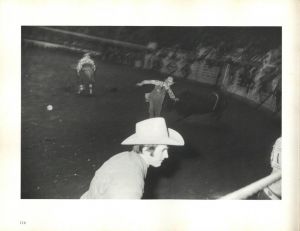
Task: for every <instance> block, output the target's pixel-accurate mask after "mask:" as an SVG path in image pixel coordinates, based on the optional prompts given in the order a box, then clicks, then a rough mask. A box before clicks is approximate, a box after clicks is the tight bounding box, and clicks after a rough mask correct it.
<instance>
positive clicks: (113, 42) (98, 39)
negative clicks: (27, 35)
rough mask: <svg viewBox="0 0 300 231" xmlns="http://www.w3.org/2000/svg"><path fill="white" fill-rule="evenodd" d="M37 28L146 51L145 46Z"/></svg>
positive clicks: (53, 29) (48, 28) (44, 27)
mask: <svg viewBox="0 0 300 231" xmlns="http://www.w3.org/2000/svg"><path fill="white" fill-rule="evenodd" d="M38 28H40V29H43V30H48V31H52V32H57V33H62V34H68V35H73V36H76V37H80V38H85V39H90V40H95V41H99V42H103V43H109V44H114V45H118V46H123V47H129V48H134V49H140V50H147V49H148V48H147V47H146V46H143V45H139V44H134V43H129V42H123V41H119V40H114V39H107V38H101V37H96V36H93V35H87V34H82V33H78V32H73V31H68V30H62V29H57V28H52V27H46V26H39V27H38Z"/></svg>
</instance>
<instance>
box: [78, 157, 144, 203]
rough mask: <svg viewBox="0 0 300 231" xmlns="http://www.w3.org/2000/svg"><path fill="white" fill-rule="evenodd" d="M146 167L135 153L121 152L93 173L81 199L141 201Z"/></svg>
mask: <svg viewBox="0 0 300 231" xmlns="http://www.w3.org/2000/svg"><path fill="white" fill-rule="evenodd" d="M147 169H148V165H147V164H146V162H145V161H144V160H143V159H142V157H141V156H140V155H139V154H137V153H135V152H122V153H119V154H117V155H115V156H113V157H111V158H110V159H109V160H107V161H106V162H105V163H104V164H103V165H102V166H101V167H100V168H99V169H98V170H97V171H96V173H95V176H94V178H93V179H92V181H91V184H90V187H89V190H88V191H87V192H85V193H84V194H83V195H82V196H81V199H141V198H142V196H143V193H144V180H145V177H146V174H147Z"/></svg>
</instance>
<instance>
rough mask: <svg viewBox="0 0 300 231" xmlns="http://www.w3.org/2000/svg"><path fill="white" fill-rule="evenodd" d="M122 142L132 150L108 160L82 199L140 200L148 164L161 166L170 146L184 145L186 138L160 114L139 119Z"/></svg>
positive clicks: (96, 174)
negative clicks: (157, 116) (133, 130)
mask: <svg viewBox="0 0 300 231" xmlns="http://www.w3.org/2000/svg"><path fill="white" fill-rule="evenodd" d="M122 145H133V150H132V151H127V152H122V153H119V154H117V155H114V156H113V157H111V158H110V159H109V160H107V161H106V162H105V163H104V164H103V165H102V166H101V167H100V168H99V169H98V170H97V171H96V173H95V176H94V178H93V179H92V181H91V183H90V187H89V190H88V191H87V192H85V193H84V194H83V195H82V196H81V199H141V198H142V196H143V192H144V181H145V178H146V174H147V169H148V167H149V166H153V167H159V166H160V165H161V164H162V162H163V160H164V159H166V158H168V145H175V146H183V145H184V140H183V138H182V136H181V135H180V134H179V133H178V132H176V131H174V130H173V129H171V128H167V126H166V122H165V120H164V118H161V117H159V118H151V119H147V120H143V121H141V122H138V123H137V124H136V127H135V133H134V134H133V135H131V136H129V137H128V138H127V139H125V140H124V141H123V142H122Z"/></svg>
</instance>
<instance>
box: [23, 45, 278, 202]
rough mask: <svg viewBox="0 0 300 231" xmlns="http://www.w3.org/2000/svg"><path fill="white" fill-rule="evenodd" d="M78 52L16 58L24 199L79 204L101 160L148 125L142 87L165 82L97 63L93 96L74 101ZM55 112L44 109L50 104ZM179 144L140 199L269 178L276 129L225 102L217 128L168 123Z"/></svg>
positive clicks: (195, 88) (195, 119)
mask: <svg viewBox="0 0 300 231" xmlns="http://www.w3.org/2000/svg"><path fill="white" fill-rule="evenodd" d="M79 58H80V55H79V54H74V53H67V52H60V51H53V50H42V49H36V48H27V49H25V50H23V51H22V76H21V78H22V100H21V102H22V114H21V120H22V125H21V127H22V128H21V137H22V138H21V142H22V145H21V160H22V162H21V174H22V175H21V198H47V199H50V198H55V199H59V198H64V199H67V198H79V197H80V196H81V194H82V193H83V192H85V191H86V190H87V189H88V186H89V183H90V181H91V179H92V177H93V175H94V172H95V170H96V169H98V168H99V167H100V166H101V165H102V163H103V162H104V161H106V160H107V159H108V158H109V157H111V156H112V155H114V154H117V153H119V152H121V151H124V150H127V149H128V147H126V146H121V145H120V143H121V141H122V140H123V139H125V138H126V137H127V136H129V135H130V134H132V133H133V132H134V126H135V123H136V122H137V121H140V120H142V119H145V118H147V116H148V113H147V105H146V104H145V102H144V93H145V92H148V91H150V89H151V87H147V86H146V87H142V88H137V87H135V83H137V82H138V81H141V80H143V79H161V78H163V77H164V76H162V75H160V74H158V73H154V72H150V71H144V70H139V69H134V68H132V67H129V66H122V65H116V64H111V63H104V62H102V61H100V60H97V59H96V64H97V72H96V96H95V97H87V96H78V95H76V94H75V86H76V85H75V79H76V73H75V70H74V69H72V68H71V67H74V65H76V62H77V61H78V59H79ZM173 90H174V92H175V94H180V92H183V91H185V90H188V91H191V92H193V93H194V94H200V95H201V94H202V95H203V94H204V95H205V94H209V92H210V89H209V87H208V86H205V85H201V84H199V83H195V82H190V81H186V80H178V81H177V84H176V85H174V87H173ZM49 104H51V105H53V110H52V111H47V110H46V107H47V105H49ZM163 115H164V116H165V118H166V120H167V121H168V123H169V126H170V127H172V128H174V129H175V130H178V131H179V132H180V133H181V134H182V135H183V137H184V138H185V141H186V145H185V146H184V147H171V148H170V152H169V153H170V157H169V159H167V160H166V161H165V162H164V163H163V165H162V167H161V168H150V169H149V171H148V176H147V179H146V186H145V194H144V198H145V199H216V198H218V197H220V196H222V195H225V194H226V193H229V192H231V191H233V190H236V189H238V188H240V187H242V186H245V185H247V184H249V183H251V182H253V181H255V180H257V179H259V178H261V177H264V176H265V175H267V174H269V172H270V170H271V169H270V167H269V156H270V152H271V149H272V145H273V143H274V141H275V139H276V138H277V137H278V136H280V133H281V125H280V121H276V120H275V119H274V118H273V117H270V115H267V114H266V113H264V112H262V111H257V110H254V108H253V107H251V106H249V105H247V104H245V103H243V102H241V101H238V100H236V99H233V98H231V97H230V98H229V106H228V110H227V111H226V113H225V114H224V116H223V118H222V119H221V121H220V122H218V123H216V122H214V121H212V120H211V118H209V117H208V116H203V115H197V116H191V117H189V118H187V119H185V120H183V121H179V122H176V123H174V121H175V120H176V119H178V118H180V117H179V115H178V114H176V113H175V112H174V111H167V110H165V111H164V114H163Z"/></svg>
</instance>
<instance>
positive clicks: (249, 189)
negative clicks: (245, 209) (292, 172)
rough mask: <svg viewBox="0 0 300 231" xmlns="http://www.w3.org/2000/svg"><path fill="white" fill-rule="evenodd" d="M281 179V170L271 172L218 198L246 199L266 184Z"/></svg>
mask: <svg viewBox="0 0 300 231" xmlns="http://www.w3.org/2000/svg"><path fill="white" fill-rule="evenodd" d="M280 179H281V171H278V172H275V173H272V174H271V175H269V176H267V177H264V178H262V179H260V180H258V181H255V182H253V183H251V184H249V185H247V186H245V187H243V188H241V189H239V190H237V191H235V192H232V193H229V194H227V195H226V196H223V197H221V198H219V200H242V199H246V198H248V197H250V196H252V195H254V194H255V193H257V192H259V191H260V190H262V189H264V188H265V187H267V186H268V185H271V184H273V183H275V182H276V181H278V180H280Z"/></svg>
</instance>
